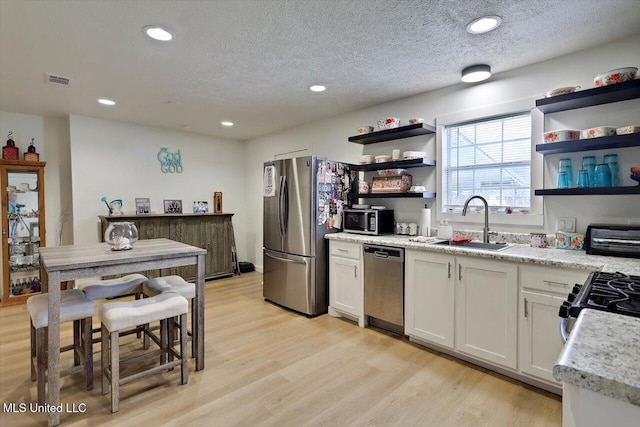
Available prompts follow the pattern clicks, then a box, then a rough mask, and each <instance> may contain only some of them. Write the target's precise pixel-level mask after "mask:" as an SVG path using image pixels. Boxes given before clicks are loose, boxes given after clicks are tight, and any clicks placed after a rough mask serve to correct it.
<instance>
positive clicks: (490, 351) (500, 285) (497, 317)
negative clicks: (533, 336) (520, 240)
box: [455, 257, 518, 369]
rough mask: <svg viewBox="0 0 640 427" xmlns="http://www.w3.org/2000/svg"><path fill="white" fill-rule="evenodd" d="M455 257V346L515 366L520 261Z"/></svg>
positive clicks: (473, 355) (496, 362)
mask: <svg viewBox="0 0 640 427" xmlns="http://www.w3.org/2000/svg"><path fill="white" fill-rule="evenodd" d="M456 261H457V265H456V275H457V283H456V334H455V335H456V343H455V348H456V350H457V351H459V352H461V353H464V354H468V355H470V356H472V357H477V358H480V359H483V360H486V361H487V362H490V363H492V364H495V365H497V366H502V367H506V368H510V369H516V367H517V362H518V360H517V359H518V357H517V354H518V267H517V265H515V264H510V263H507V262H501V261H491V260H488V259H486V258H472V257H458V258H457V259H456Z"/></svg>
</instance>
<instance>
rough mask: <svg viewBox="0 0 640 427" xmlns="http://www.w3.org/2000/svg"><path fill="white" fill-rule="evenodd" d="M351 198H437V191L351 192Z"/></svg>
mask: <svg viewBox="0 0 640 427" xmlns="http://www.w3.org/2000/svg"><path fill="white" fill-rule="evenodd" d="M349 198H351V199H399V198H414V199H416V198H420V199H435V198H436V193H432V192H431V191H422V192H417V193H368V194H360V193H354V194H349Z"/></svg>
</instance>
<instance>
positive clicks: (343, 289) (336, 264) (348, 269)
mask: <svg viewBox="0 0 640 427" xmlns="http://www.w3.org/2000/svg"><path fill="white" fill-rule="evenodd" d="M360 263H361V261H360V260H357V259H350V258H341V257H337V256H333V255H332V256H331V257H330V258H329V304H330V305H331V308H333V309H336V310H339V311H342V312H344V313H347V314H351V315H353V316H357V317H362V315H363V313H362V304H363V294H362V280H361V272H362V268H361V266H360Z"/></svg>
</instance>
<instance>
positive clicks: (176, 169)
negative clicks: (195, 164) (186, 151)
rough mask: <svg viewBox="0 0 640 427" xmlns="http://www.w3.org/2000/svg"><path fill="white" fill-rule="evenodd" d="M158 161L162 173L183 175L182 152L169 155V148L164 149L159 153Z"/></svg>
mask: <svg viewBox="0 0 640 427" xmlns="http://www.w3.org/2000/svg"><path fill="white" fill-rule="evenodd" d="M158 161H159V162H160V170H161V171H162V173H182V160H181V159H180V150H178V151H177V152H175V153H169V151H168V148H165V147H162V148H161V149H160V151H158Z"/></svg>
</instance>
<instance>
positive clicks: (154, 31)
mask: <svg viewBox="0 0 640 427" xmlns="http://www.w3.org/2000/svg"><path fill="white" fill-rule="evenodd" d="M142 30H143V31H144V33H145V34H146V35H148V36H149V37H151V38H152V39H155V40H160V41H161V42H168V41H169V40H171V39H172V38H173V34H171V33H170V32H169V31H167V30H165V29H164V28H162V27H159V26H157V25H147V26H146V27H144V28H143V29H142Z"/></svg>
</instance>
